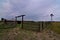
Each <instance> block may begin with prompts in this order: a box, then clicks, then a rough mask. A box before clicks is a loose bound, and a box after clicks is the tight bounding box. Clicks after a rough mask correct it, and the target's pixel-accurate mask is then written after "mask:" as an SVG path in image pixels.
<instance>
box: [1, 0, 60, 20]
mask: <svg viewBox="0 0 60 40" xmlns="http://www.w3.org/2000/svg"><path fill="white" fill-rule="evenodd" d="M50 14H53V15H54V16H53V21H60V0H0V18H6V19H12V18H15V16H19V15H26V16H25V17H24V20H33V21H50V20H51V17H50ZM18 19H21V18H18Z"/></svg>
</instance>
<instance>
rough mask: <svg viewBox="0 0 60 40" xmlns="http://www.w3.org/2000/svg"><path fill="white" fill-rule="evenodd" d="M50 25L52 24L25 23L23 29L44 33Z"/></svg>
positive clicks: (43, 22)
mask: <svg viewBox="0 0 60 40" xmlns="http://www.w3.org/2000/svg"><path fill="white" fill-rule="evenodd" d="M49 25H51V22H45V21H39V22H34V21H24V23H23V29H27V30H33V31H42V30H44V29H45V28H47V27H48V26H49Z"/></svg>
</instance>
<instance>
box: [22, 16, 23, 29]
mask: <svg viewBox="0 0 60 40" xmlns="http://www.w3.org/2000/svg"><path fill="white" fill-rule="evenodd" d="M22 29H23V16H22Z"/></svg>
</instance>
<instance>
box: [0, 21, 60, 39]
mask: <svg viewBox="0 0 60 40" xmlns="http://www.w3.org/2000/svg"><path fill="white" fill-rule="evenodd" d="M40 24H41V22H25V23H24V27H23V29H21V24H17V25H15V24H14V23H8V24H4V23H3V22H1V23H0V40H39V39H41V40H49V39H47V38H48V37H46V36H48V35H47V34H48V33H46V31H45V32H42V33H41V32H37V31H39V27H40ZM43 27H44V29H46V30H49V29H50V30H52V31H53V32H55V33H57V34H60V22H47V23H45V24H44V26H43ZM40 28H41V27H40ZM41 31H42V30H41ZM39 35H40V36H41V37H40V36H39ZM56 38H57V37H56ZM59 38H60V37H58V38H57V39H59ZM50 40H52V39H50Z"/></svg>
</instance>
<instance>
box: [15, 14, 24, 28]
mask: <svg viewBox="0 0 60 40" xmlns="http://www.w3.org/2000/svg"><path fill="white" fill-rule="evenodd" d="M24 16H25V15H20V16H16V17H15V20H16V21H17V18H19V17H22V21H21V24H22V29H23V21H24V20H23V19H24Z"/></svg>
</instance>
